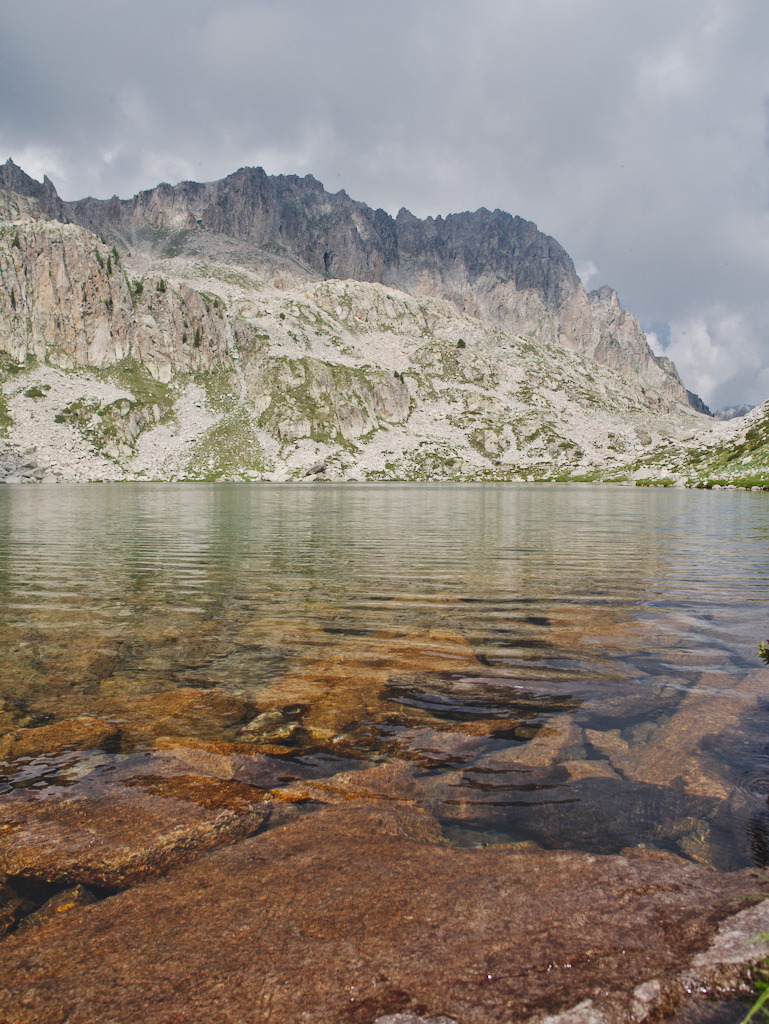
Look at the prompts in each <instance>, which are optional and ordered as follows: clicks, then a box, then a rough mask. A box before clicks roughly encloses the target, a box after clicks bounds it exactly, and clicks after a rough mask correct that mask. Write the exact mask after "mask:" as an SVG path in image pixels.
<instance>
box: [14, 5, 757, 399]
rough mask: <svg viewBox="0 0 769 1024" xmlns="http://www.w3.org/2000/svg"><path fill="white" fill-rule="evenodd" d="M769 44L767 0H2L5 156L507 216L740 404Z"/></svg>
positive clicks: (62, 169)
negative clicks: (305, 184)
mask: <svg viewBox="0 0 769 1024" xmlns="http://www.w3.org/2000/svg"><path fill="white" fill-rule="evenodd" d="M148 25H152V31H147V26H148ZM767 36H769V4H767V3H766V2H765V0H677V2H676V3H675V4H670V3H669V0H647V2H646V3H644V4H618V3H617V2H616V0H541V2H540V3H531V2H530V0H484V3H483V4H482V5H480V6H479V5H477V4H473V3H471V2H470V0H420V2H419V3H418V4H415V3H413V0H391V2H390V5H389V7H388V10H387V15H386V16H383V14H382V10H381V8H380V7H376V6H374V5H371V4H361V3H360V2H359V0H326V3H324V4H322V5H321V4H317V3H316V2H315V0H292V2H291V3H290V4H288V3H280V2H279V0H218V2H216V3H214V2H213V0H184V2H182V0H164V2H163V3H160V4H158V3H157V2H156V0H152V2H150V0H134V3H133V4H131V5H127V6H126V5H122V6H120V5H118V6H116V5H111V4H100V5H97V4H94V3H93V0H68V2H67V3H66V4H62V3H61V0H35V3H34V4H26V5H22V4H5V5H4V6H3V8H2V13H1V14H0V160H3V159H5V158H6V157H8V156H12V157H13V158H14V159H15V160H16V161H17V162H18V163H19V164H20V165H21V166H22V167H24V169H25V170H27V172H28V173H31V174H33V175H34V176H35V177H38V178H40V177H42V175H43V174H44V173H47V174H49V175H50V177H51V178H52V179H53V180H54V182H55V184H56V185H57V187H58V188H59V191H60V192H61V193H62V195H63V196H64V197H65V198H67V199H75V198H79V197H80V196H84V195H88V194H91V195H97V196H103V197H108V196H110V195H112V194H113V193H115V192H117V193H118V194H119V195H121V196H128V195H132V194H133V193H134V192H136V191H138V190H139V189H144V188H150V187H152V186H153V185H155V184H157V183H158V182H159V181H160V180H167V181H171V182H173V181H176V180H180V179H182V178H196V179H198V180H204V181H209V180H212V179H215V178H219V177H222V176H224V175H225V174H228V173H230V172H232V171H234V170H235V169H237V168H238V167H240V166H242V165H244V164H253V163H259V164H262V165H263V166H265V168H266V170H268V171H269V172H270V173H273V174H277V173H286V174H290V173H299V174H305V173H312V174H313V175H315V177H317V178H319V179H320V180H321V181H322V182H323V183H324V184H325V185H326V186H327V187H328V188H329V189H330V190H331V191H337V190H338V189H340V188H344V189H346V191H347V192H348V193H349V194H350V195H351V196H353V197H354V198H356V199H361V200H363V201H365V202H367V203H369V204H370V205H372V206H375V207H376V206H382V207H384V208H385V209H387V210H389V211H390V212H392V213H395V212H397V210H398V208H399V207H401V206H406V207H408V208H409V209H411V210H412V211H413V212H414V213H415V214H417V215H419V216H425V215H427V214H439V213H440V214H446V213H450V212H454V211H459V210H467V209H476V208H477V207H479V206H486V207H488V208H490V209H493V208H494V207H499V208H501V209H504V210H508V211H509V212H511V213H513V214H519V215H520V216H522V217H525V218H527V219H529V220H533V221H535V222H536V223H537V224H538V225H539V227H540V228H542V230H544V231H546V232H547V233H548V234H551V235H553V236H554V237H555V238H556V239H557V240H558V241H559V242H560V243H561V244H562V245H563V246H564V247H565V248H566V249H567V251H568V252H570V253H572V255H574V256H576V257H579V258H580V260H581V262H580V264H579V269H580V271H581V276H583V279H584V280H585V283H586V285H587V286H588V287H592V286H595V285H596V284H601V283H604V282H605V283H608V284H611V285H612V286H614V287H615V288H616V289H617V290H618V292H619V294H620V295H621V296H622V298H623V301H624V302H625V303H627V305H628V307H629V308H630V309H631V310H632V311H633V312H634V313H635V314H636V315H637V316H638V317H639V319H640V320H641V321H642V322H644V323H649V324H655V325H664V324H666V323H676V324H677V325H678V328H679V335H678V340H677V341H676V343H675V347H676V349H677V350H679V351H680V353H681V356H680V358H681V359H683V360H684V364H682V365H681V366H680V367H679V369H680V370H681V372H682V374H683V376H684V379H685V380H686V382H687V384H688V386H689V387H691V388H692V389H693V390H697V386H696V380H703V381H704V383H705V384H706V385H707V386H708V387H710V388H712V389H722V388H723V386H724V385H723V384H722V383H718V382H719V381H724V380H729V381H731V384H730V387H733V388H734V389H735V393H734V394H733V395H731V396H730V402H732V401H733V402H739V401H742V400H743V399H747V397H748V396H747V393H745V394H739V393H736V390H737V389H739V388H743V387H744V388H746V389H748V388H749V389H750V390H751V393H755V389H756V388H757V387H759V386H760V385H761V386H762V382H763V381H764V378H763V377H762V376H761V370H762V369H763V367H767V366H769V302H767V300H765V299H764V298H763V296H764V294H765V293H766V290H767V289H766V282H767V280H768V279H769V196H768V194H767V180H769V157H768V152H767V110H768V109H769V108H767V97H769V62H767V60H766V52H765V51H766V45H765V41H766V38H767ZM588 254H589V258H588ZM597 267H600V275H598V273H597V272H596V269H595V268H597ZM715 307H719V308H722V309H727V310H730V311H732V312H733V313H734V314H735V315H737V314H739V315H741V316H742V317H743V322H744V324H745V325H746V327H745V331H747V330H748V328H749V333H750V336H751V338H752V339H753V340H752V345H753V346H754V348H753V357H752V358H755V360H756V362H755V365H754V366H753V369H752V372H751V373H749V374H748V372H747V369H745V371H744V373H743V371H739V372H738V373H736V374H732V375H731V376H730V372H731V371H730V369H729V366H727V365H725V364H722V362H719V360H720V359H721V357H720V356H718V357H717V356H716V351H717V352H719V353H720V352H721V351H722V350H724V351H728V346H729V345H730V344H735V345H736V346H738V349H739V345H740V344H741V341H740V338H741V336H742V335H741V334H740V332H736V333H734V334H733V335H730V337H731V338H732V339H733V340H731V341H730V340H729V337H727V334H726V333H724V332H723V331H722V330H721V328H719V326H718V324H719V323H720V319H719V316H718V315H716V316H715V319H714V314H713V309H714V308H715ZM698 322H702V323H704V324H705V331H704V333H703V332H700V333H697V332H696V331H695V330H694V328H692V333H691V334H689V333H688V329H687V335H686V337H687V338H688V339H689V341H688V342H686V343H685V342H684V341H683V337H684V335H683V334H680V330H682V328H681V325H683V324H695V323H698ZM724 330H725V329H724ZM743 334H744V332H743ZM664 335H665V332H664V331H661V332H660V337H663V338H664ZM695 337H697V338H699V339H700V341H701V342H702V344H703V345H704V349H703V351H702V353H701V354H700V358H699V361H698V360H697V359H696V358H695V354H694V352H693V351H692V344H693V341H692V339H693V338H695ZM708 346H714V347H715V350H713V351H712V350H711V348H709V347H708ZM674 358H675V356H674ZM733 360H734V361H735V362H736V363H737V364H739V365H740V366H742V363H743V356H742V355H741V354H740V351H739V350H738V351H736V352H735V353H733ZM708 366H709V367H711V368H710V370H708V371H707V373H706V371H705V369H703V367H708ZM690 373H691V374H695V375H696V380H695V379H694V377H690V376H689V374H690ZM708 373H709V374H710V376H708V375H707V374H708ZM706 377H707V379H705V378H706ZM714 393H715V392H714ZM763 397H766V395H765V396H763Z"/></svg>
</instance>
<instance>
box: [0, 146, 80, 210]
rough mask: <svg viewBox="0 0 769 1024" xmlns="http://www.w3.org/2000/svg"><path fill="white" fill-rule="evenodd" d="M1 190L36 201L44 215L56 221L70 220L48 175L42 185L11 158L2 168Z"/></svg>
mask: <svg viewBox="0 0 769 1024" xmlns="http://www.w3.org/2000/svg"><path fill="white" fill-rule="evenodd" d="M0 188H2V189H5V190H7V191H8V192H15V193H16V194H17V195H20V196H27V197H29V198H31V199H34V200H36V201H37V203H38V205H39V207H40V209H41V210H42V211H43V213H45V214H46V215H47V216H49V217H51V218H53V219H54V220H60V221H66V220H67V219H68V218H67V215H66V212H65V204H64V203H63V201H62V200H61V199H60V198H59V193H58V192H57V191H56V188H55V186H54V184H53V182H52V181H51V179H50V178H49V177H48V175H45V177H44V178H43V181H42V184H41V183H40V182H39V181H35V179H34V178H30V176H29V175H28V174H26V173H25V172H24V171H23V170H22V169H21V167H19V166H18V165H17V164H15V163H14V162H13V160H11V159H10V158H9V159H8V160H6V162H5V163H4V164H2V165H1V166H0Z"/></svg>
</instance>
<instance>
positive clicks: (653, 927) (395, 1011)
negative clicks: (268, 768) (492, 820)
mask: <svg viewBox="0 0 769 1024" xmlns="http://www.w3.org/2000/svg"><path fill="white" fill-rule="evenodd" d="M760 895H761V893H760V885H759V881H758V880H757V879H756V877H755V876H754V875H753V874H752V873H750V872H740V873H736V874H732V875H718V874H715V873H712V872H708V871H706V870H704V869H700V868H698V867H696V866H693V865H691V866H690V865H686V864H683V863H681V862H676V861H673V860H670V861H647V860H643V859H640V858H626V857H615V856H612V857H608V856H607V857H603V856H591V855H586V854H580V853H573V852H547V851H541V850H540V851H537V850H518V849H512V848H487V849H476V850H460V849H455V848H452V847H450V846H448V845H446V844H445V843H444V842H443V840H442V839H441V838H440V835H439V834H438V832H437V830H436V829H434V828H432V827H431V819H429V818H428V816H427V815H424V814H423V812H421V811H419V810H418V809H416V808H415V807H413V806H409V805H406V804H403V803H399V802H398V801H395V800H394V801H392V802H389V803H388V802H386V801H382V802H379V803H373V804H368V805H367V804H364V803H362V802H359V801H355V800H354V799H353V800H352V801H351V802H350V803H344V802H340V803H339V804H337V805H335V806H328V807H326V808H324V809H322V810H317V811H313V812H309V813H307V814H304V815H302V816H301V817H299V818H298V819H296V820H295V821H293V822H291V823H289V824H286V825H283V826H281V827H279V828H275V829H274V830H272V831H269V832H267V833H263V834H261V835H259V836H256V837H253V838H249V839H245V840H243V841H241V842H240V843H238V844H237V845H235V846H231V847H226V848H223V849H219V850H216V851H214V852H212V853H209V854H205V855H203V856H201V857H200V858H199V859H198V860H197V861H195V862H194V863H192V864H188V865H186V866H183V867H181V868H179V869H178V870H177V871H175V872H173V873H172V874H170V875H168V876H166V877H164V878H160V879H157V880H152V881H149V882H146V883H144V884H141V885H137V886H136V887H135V888H133V889H131V890H129V891H126V892H123V893H119V894H117V895H115V896H111V897H109V898H107V899H105V900H103V901H101V902H100V903H97V904H93V905H91V906H88V907H84V908H81V909H76V910H73V911H71V912H70V913H69V914H68V915H67V916H66V920H62V921H53V922H50V923H46V924H43V925H39V926H37V927H30V928H26V929H23V930H21V931H19V932H18V933H16V934H13V935H11V936H9V937H8V938H7V939H6V940H5V941H4V942H3V944H2V945H1V946H0V977H2V979H3V986H2V994H0V1020H2V1021H3V1022H4V1024H22V1022H23V1024H53V1022H56V1024H65V1022H66V1024H107V1022H109V1024H136V1022H137V1021H141V1022H142V1024H181V1022H184V1024H248V1022H254V1024H256V1022H259V1024H262V1022H269V1024H303V1022H307V1024H347V1022H349V1024H372V1022H374V1021H381V1019H382V1018H385V1019H388V1018H392V1019H394V1020H397V1021H413V1020H414V1019H415V1018H422V1019H425V1018H441V1017H443V1018H447V1019H448V1020H449V1021H458V1022H461V1024H496V1022H499V1024H503V1022H504V1024H513V1022H519V1021H520V1022H523V1021H528V1020H532V1019H534V1020H545V1019H547V1018H548V1015H554V1014H559V1013H562V1012H563V1011H566V1010H568V1009H569V1008H573V1007H580V1009H579V1010H578V1011H577V1014H578V1015H577V1016H574V1014H569V1015H567V1016H565V1017H563V1018H562V1019H563V1020H564V1021H566V1020H569V1021H573V1022H576V1021H580V1022H593V1021H611V1022H614V1021H617V1022H625V1021H641V1020H650V1021H651V1020H659V1019H662V1018H663V1017H664V1016H665V1015H667V1014H668V1013H669V1012H672V1011H673V1010H674V1008H675V1007H676V1006H677V1005H678V1004H679V1003H680V1002H681V1001H682V1000H683V999H684V998H685V984H686V983H685V981H682V978H684V977H685V975H686V972H687V971H689V970H690V968H691V965H692V962H693V960H694V958H695V957H696V956H697V954H698V953H701V952H702V951H703V950H705V949H706V948H707V947H708V946H710V945H711V943H712V941H713V940H714V937H715V936H716V933H717V930H718V924H719V922H720V921H722V920H724V919H725V918H728V917H729V916H730V915H732V914H734V913H736V912H737V911H740V910H741V909H742V908H745V907H748V906H749V905H751V904H753V903H755V902H756V901H757V900H758V899H759V898H760ZM691 977H692V975H691V974H690V975H689V978H690V980H691ZM596 1014H598V1016H596ZM559 1019H561V1018H559ZM382 1024H384V1022H382Z"/></svg>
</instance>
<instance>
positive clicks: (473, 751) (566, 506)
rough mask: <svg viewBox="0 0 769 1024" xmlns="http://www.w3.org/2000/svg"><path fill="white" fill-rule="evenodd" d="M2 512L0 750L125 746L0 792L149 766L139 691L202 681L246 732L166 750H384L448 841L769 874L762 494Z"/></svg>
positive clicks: (195, 502) (281, 493)
mask: <svg viewBox="0 0 769 1024" xmlns="http://www.w3.org/2000/svg"><path fill="white" fill-rule="evenodd" d="M0 510H1V512H0V607H1V614H0V641H1V643H0V669H1V675H0V734H2V735H9V734H11V733H13V732H14V731H16V730H19V729H27V730H31V729H35V728H38V727H40V726H41V725H46V724H50V723H52V722H56V721H59V720H63V719H70V718H73V717H76V716H79V715H91V716H105V717H108V718H109V717H110V716H111V718H112V719H114V720H115V721H119V722H120V723H122V724H121V728H123V731H124V734H125V735H124V739H123V741H122V742H121V744H120V745H118V747H117V748H115V749H105V750H100V751H93V750H90V751H73V750H65V751H64V752H62V751H61V750H59V751H56V752H52V753H51V755H50V756H47V757H46V756H42V755H38V756H37V757H31V758H30V757H28V758H26V759H22V760H21V761H20V760H19V759H17V760H15V761H14V760H13V759H7V760H6V761H5V762H3V763H2V764H0V769H2V773H3V774H2V779H1V780H0V788H5V789H6V790H8V789H9V788H12V787H18V786H25V787H28V786H31V785H34V786H38V787H40V788H44V787H45V786H48V785H65V784H72V782H73V780H77V779H81V778H83V777H86V776H89V774H90V775H94V776H97V775H98V773H99V772H114V771H115V770H116V769H117V767H119V765H120V764H121V759H126V758H136V757H137V756H139V753H140V752H141V751H146V750H152V749H154V748H153V743H155V742H156V741H155V739H154V738H153V734H152V730H151V729H149V726H148V725H147V724H146V722H145V721H144V719H143V718H142V715H143V714H145V712H144V711H142V708H145V707H146V706H147V705H146V701H147V700H148V699H149V698H150V697H152V696H153V695H158V694H163V693H166V692H168V691H172V690H175V689H178V688H190V687H192V688H199V689H201V690H211V689H217V688H219V689H224V690H226V691H229V692H232V693H234V694H237V695H239V696H241V697H243V698H244V699H245V700H246V701H247V702H248V707H249V708H250V711H249V713H248V716H247V719H248V720H246V719H242V720H240V721H238V722H232V723H225V724H222V723H221V722H220V723H218V724H215V723H212V722H211V721H206V720H204V718H203V717H199V718H197V719H196V718H195V717H194V716H192V717H191V718H189V719H188V720H187V719H185V721H184V722H181V723H180V721H177V720H175V722H174V723H173V729H174V730H175V735H177V736H178V735H181V736H182V737H184V736H187V737H188V738H189V739H190V740H192V739H197V740H200V739H201V738H207V739H208V740H210V741H213V740H216V742H219V743H225V742H230V743H241V744H242V743H243V742H249V743H251V744H252V745H253V746H254V749H255V750H262V749H263V750H264V751H266V752H267V754H268V756H275V757H281V758H283V759H284V761H285V763H286V764H290V763H295V764H296V763H299V762H302V761H303V759H304V763H305V764H308V763H310V761H312V763H313V764H315V765H318V766H321V767H318V769H317V773H318V774H323V773H330V772H333V771H334V770H336V767H337V766H338V764H339V763H340V760H339V759H343V760H344V764H345V765H347V764H352V765H357V764H364V763H369V762H371V761H377V760H381V759H386V758H397V759H398V760H402V761H404V762H405V763H407V764H408V765H409V766H410V770H411V771H412V773H413V774H414V776H415V777H416V778H418V779H419V780H420V783H421V784H422V785H423V787H424V793H425V796H424V798H423V799H424V803H425V805H426V806H427V807H428V808H429V810H430V811H431V812H432V813H434V814H435V815H437V816H438V818H439V820H440V821H441V823H442V825H443V828H444V833H445V835H446V836H447V837H448V838H449V839H451V840H452V841H453V842H455V843H457V844H460V845H475V844H480V843H523V844H536V845H539V846H542V847H547V848H576V849H585V850H591V851H594V852H616V851H618V850H623V849H628V848H630V847H636V848H638V847H640V848H645V847H649V848H650V849H651V850H662V851H667V852H672V853H675V854H677V855H679V856H683V857H686V858H689V859H693V860H697V861H700V862H703V863H707V864H710V865H712V866H715V867H717V868H719V869H731V868H735V867H738V866H741V865H745V864H751V863H760V864H765V863H767V861H768V860H769V854H768V853H767V851H768V850H769V815H768V814H767V793H769V746H767V742H766V736H767V735H769V730H768V729H767V726H768V725H769V702H768V701H767V691H768V690H769V669H764V668H763V666H761V665H760V663H759V662H758V660H757V657H756V647H757V643H758V641H759V640H761V639H763V638H764V636H765V635H766V634H767V632H768V630H767V592H768V591H767V582H768V581H767V576H768V574H769V568H768V567H767V564H768V563H767V557H766V555H767V542H768V541H769V503H767V499H766V495H763V494H753V493H743V492H724V491H722V492H700V491H682V490H660V489H656V490H651V489H648V490H647V489H633V488H620V487H616V488H612V487H598V486H595V487H593V486H584V487H580V486H574V485H571V486H554V485H539V486H537V485H530V486H524V485H521V486H516V485H467V486H461V485H397V484H385V485H353V484H340V485H331V484H319V483H313V484H307V485H284V486H280V485H275V486H273V485H253V486H245V485H130V484H123V485H99V486H97V485H94V486H88V487H74V486H72V487H69V486H56V487H28V488H27V487H6V488H3V489H2V490H0ZM142 702H144V703H142ZM260 716H261V717H260ZM132 723H139V724H137V725H135V728H134V725H133V724H132ZM132 728H134V731H133V732H132ZM168 728H169V729H170V728H171V726H170V725H169V726H168ZM148 730H149V731H148ZM126 737H127V738H126ZM0 739H1V735H0ZM132 763H133V762H132ZM291 777H292V776H291V772H290V771H288V773H287V774H286V776H285V778H286V779H287V780H290V778H291Z"/></svg>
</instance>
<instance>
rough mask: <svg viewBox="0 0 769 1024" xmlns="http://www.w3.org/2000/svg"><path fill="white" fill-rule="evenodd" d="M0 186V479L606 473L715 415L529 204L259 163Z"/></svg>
mask: <svg viewBox="0 0 769 1024" xmlns="http://www.w3.org/2000/svg"><path fill="white" fill-rule="evenodd" d="M0 183H2V184H3V185H4V186H6V187H5V189H4V190H0V352H2V353H5V355H4V357H3V360H4V361H3V362H2V365H0V380H2V391H0V430H2V432H4V434H5V438H6V440H5V455H4V456H3V458H2V459H0V478H3V477H6V478H10V479H51V480H56V479H70V480H92V479H233V478H234V479H275V480H284V479H302V478H307V479H314V478H321V477H322V478H326V479H414V480H418V479H445V480H514V479H588V480H589V479H617V480H619V479H623V478H624V477H626V476H627V475H628V473H629V472H631V471H632V470H633V468H634V467H635V468H638V467H640V466H641V464H642V463H643V461H644V459H645V458H646V456H647V455H648V454H649V453H651V452H654V451H657V450H658V449H661V448H663V447H664V445H665V444H667V443H669V441H670V439H671V438H672V439H678V441H679V442H681V443H683V439H684V438H687V437H689V438H691V437H693V436H695V435H697V434H699V433H700V432H702V431H703V430H704V431H705V432H706V433H707V431H709V430H710V429H711V425H712V423H713V421H712V420H709V419H708V418H706V417H704V416H703V415H701V414H700V413H698V412H696V411H695V410H694V409H693V408H692V406H691V404H690V403H689V401H688V399H687V394H686V391H685V389H684V388H683V385H682V384H681V382H680V380H679V379H678V377H677V374H676V373H675V368H674V367H673V366H672V364H669V363H668V362H667V361H666V360H657V359H655V358H654V356H653V355H651V353H650V351H649V350H648V346H646V342H645V339H644V336H643V333H642V332H641V331H640V328H639V327H638V324H637V322H636V321H635V319H634V318H633V317H632V316H631V315H630V314H628V313H627V312H626V311H624V310H622V308H621V307H620V305H619V302H618V300H617V296H616V293H614V292H613V291H612V290H611V289H609V288H602V289H599V290H597V291H596V292H592V293H591V294H590V296H587V295H586V294H585V291H584V289H583V287H582V285H581V283H580V282H579V281H578V279H577V278H576V275H575V274H574V268H573V265H572V263H571V260H570V259H569V258H568V256H567V255H566V253H565V252H564V251H563V249H562V248H561V247H560V246H558V244H557V243H556V242H554V241H553V240H552V239H549V238H547V236H545V235H542V234H541V233H540V232H538V231H537V229H536V228H535V227H534V225H532V224H530V223H528V222H526V221H523V220H521V219H520V218H513V217H510V216H509V215H507V214H501V213H499V212H498V211H497V212H495V213H493V214H492V213H489V212H488V211H484V210H482V211H478V212H477V213H475V214H459V215H456V216H453V217H447V218H445V219H443V218H437V219H436V220H431V219H428V220H427V221H418V220H417V218H414V217H412V216H411V215H410V214H407V213H405V212H404V211H402V212H401V214H399V216H398V218H396V219H393V218H389V217H388V216H387V215H386V214H384V213H383V212H382V211H371V210H369V209H368V208H367V207H365V206H363V205H362V204H358V203H354V202H353V201H352V200H350V199H349V198H348V197H347V196H345V195H344V194H343V193H339V194H337V195H336V196H329V195H328V193H326V192H324V191H323V189H322V187H321V186H320V185H319V184H318V183H317V182H315V181H314V180H313V179H299V178H277V179H272V178H268V177H267V176H266V175H264V173H263V172H261V171H258V170H257V171H254V170H243V171H239V172H237V173H236V174H235V175H231V176H230V177H229V178H227V179H224V180H223V181H222V182H214V183H211V184H208V185H197V184H191V183H184V184H182V185H179V186H176V187H175V188H172V187H171V186H167V185H164V186H159V187H158V188H157V189H153V190H152V191H150V192H146V193H142V194H141V195H139V196H137V197H135V198H134V199H133V200H126V201H122V200H117V199H113V200H109V201H99V200H91V199H89V200H82V201H80V202H78V203H64V202H62V201H61V199H60V198H59V197H58V196H57V194H56V191H55V189H54V187H53V185H52V184H51V183H50V182H48V181H47V180H46V181H45V182H44V183H43V184H42V185H41V184H40V183H38V182H34V181H33V179H30V178H28V176H27V175H25V174H24V172H23V171H21V170H20V169H19V168H17V167H16V166H15V165H13V164H11V163H10V162H9V163H7V164H5V165H4V166H3V167H1V168H0ZM9 185H10V186H13V187H12V188H8V186H9ZM324 218H325V219H324ZM198 222H200V223H198ZM324 246H325V248H322V247H324ZM321 249H322V251H321ZM343 272H344V273H346V274H348V275H349V276H347V277H345V278H343V277H342V276H341V275H342V273H343ZM356 274H357V277H356V276H355V275H356ZM360 278H366V279H364V280H360ZM372 278H374V279H373V280H372ZM654 472H655V471H650V475H651V476H654Z"/></svg>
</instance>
